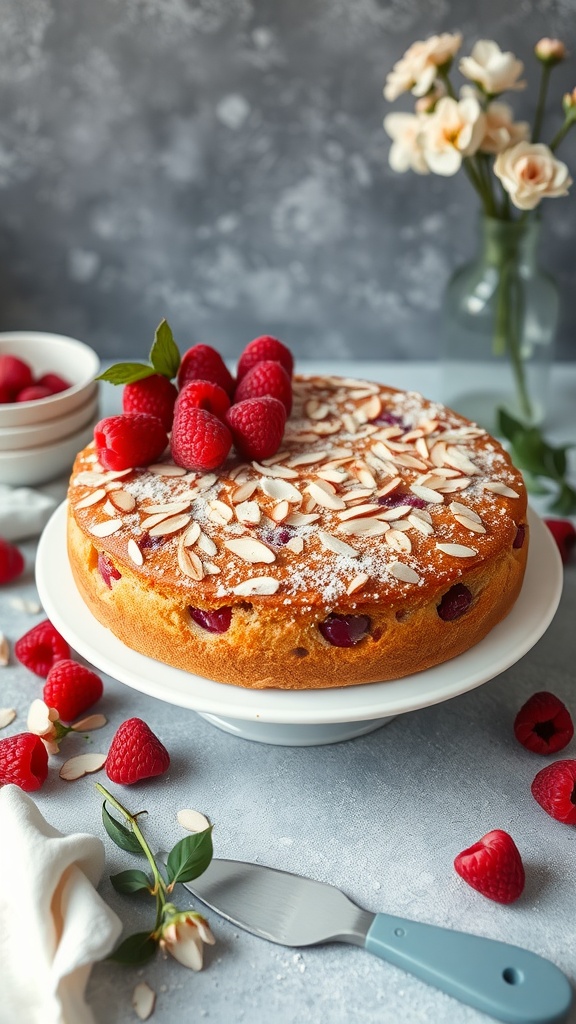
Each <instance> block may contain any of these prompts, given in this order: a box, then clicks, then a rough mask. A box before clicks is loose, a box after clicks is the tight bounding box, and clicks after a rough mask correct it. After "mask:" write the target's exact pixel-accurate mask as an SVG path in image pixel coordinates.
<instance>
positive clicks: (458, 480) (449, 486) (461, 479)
mask: <svg viewBox="0 0 576 1024" xmlns="http://www.w3.org/2000/svg"><path fill="white" fill-rule="evenodd" d="M471 482H472V481H471V480H470V477H469V476H458V477H455V478H454V479H453V480H447V481H446V483H445V484H443V485H442V487H438V488H437V490H439V491H440V493H441V494H453V493H454V491H465V490H466V488H467V487H469V486H470V484H471Z"/></svg>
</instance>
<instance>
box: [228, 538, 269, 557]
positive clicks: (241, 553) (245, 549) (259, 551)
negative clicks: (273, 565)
mask: <svg viewBox="0 0 576 1024" xmlns="http://www.w3.org/2000/svg"><path fill="white" fill-rule="evenodd" d="M224 546H225V547H226V548H228V550H229V551H232V552H233V553H234V554H235V555H238V558H243V559H244V561H245V562H268V563H270V562H275V561H276V555H275V554H274V552H273V551H271V550H270V548H267V547H266V545H265V544H263V543H262V541H259V540H256V538H255V537H233V538H232V540H227V541H225V542H224Z"/></svg>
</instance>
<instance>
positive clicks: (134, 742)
mask: <svg viewBox="0 0 576 1024" xmlns="http://www.w3.org/2000/svg"><path fill="white" fill-rule="evenodd" d="M104 767H105V769H106V774H107V776H108V778H109V779H112V782H118V783H120V784H121V785H124V786H131V785H132V783H134V782H139V781H140V780H141V779H149V778H152V776H154V775H163V774H164V772H166V771H168V769H169V767H170V754H169V753H168V751H167V750H166V747H165V746H164V744H163V743H161V742H160V740H159V739H158V737H157V736H155V735H154V733H153V732H152V730H151V729H150V727H149V726H148V725H146V722H143V721H142V719H141V718H129V719H128V721H127V722H123V723H122V725H121V726H120V728H119V729H118V731H117V733H116V735H115V736H114V739H113V740H112V744H111V747H110V750H109V751H108V757H107V758H106V764H105V765H104Z"/></svg>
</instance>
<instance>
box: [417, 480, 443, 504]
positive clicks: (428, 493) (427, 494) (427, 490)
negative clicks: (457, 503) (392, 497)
mask: <svg viewBox="0 0 576 1024" xmlns="http://www.w3.org/2000/svg"><path fill="white" fill-rule="evenodd" d="M410 490H411V491H412V494H415V495H416V497H417V498H422V500H423V501H429V502H430V504H436V505H442V504H443V502H444V498H443V497H442V495H441V494H438V491H433V490H432V488H431V487H420V486H419V484H410Z"/></svg>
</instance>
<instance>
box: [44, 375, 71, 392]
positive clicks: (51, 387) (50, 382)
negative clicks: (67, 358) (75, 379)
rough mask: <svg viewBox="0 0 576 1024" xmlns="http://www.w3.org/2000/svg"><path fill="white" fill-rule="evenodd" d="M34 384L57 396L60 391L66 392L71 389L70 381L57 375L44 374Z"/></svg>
mask: <svg viewBox="0 0 576 1024" xmlns="http://www.w3.org/2000/svg"><path fill="white" fill-rule="evenodd" d="M36 383H37V384H38V385H39V386H40V387H41V388H48V391H49V392H50V394H51V395H58V394H59V393H60V392H61V391H67V390H68V388H71V387H72V385H71V383H70V381H68V380H66V379H65V378H64V377H61V376H60V374H59V373H44V374H43V375H42V377H39V378H38V380H37V381H36Z"/></svg>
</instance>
